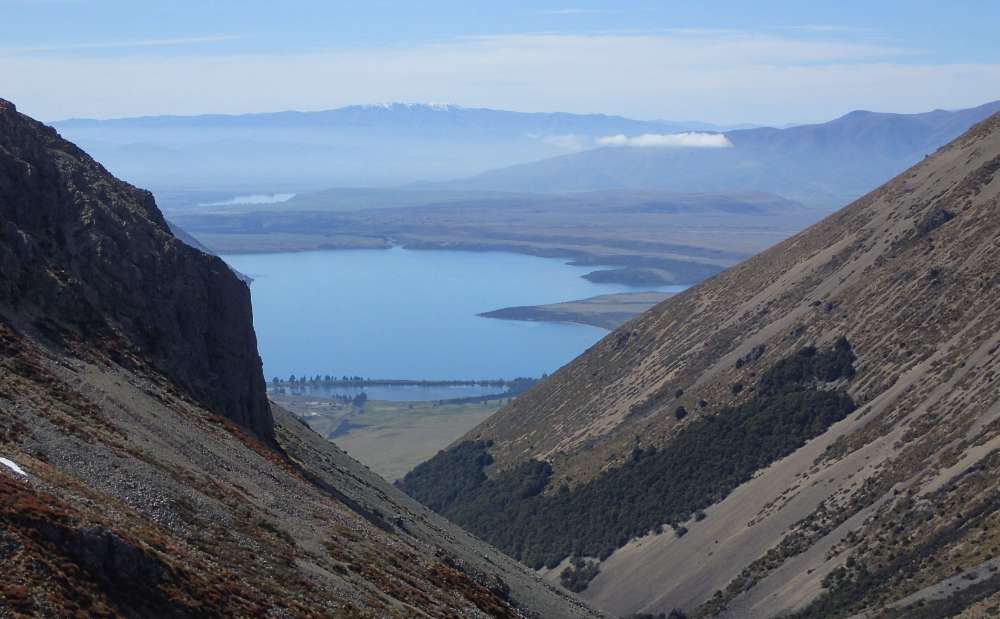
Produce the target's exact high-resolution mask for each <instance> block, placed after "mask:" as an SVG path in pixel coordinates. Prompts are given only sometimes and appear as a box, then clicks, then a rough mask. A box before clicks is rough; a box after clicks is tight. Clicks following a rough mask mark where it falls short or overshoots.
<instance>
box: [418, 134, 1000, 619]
mask: <svg viewBox="0 0 1000 619" xmlns="http://www.w3.org/2000/svg"><path fill="white" fill-rule="evenodd" d="M998 170H1000V115H997V116H993V117H991V118H989V119H988V120H986V121H983V122H982V123H980V124H978V125H977V126H975V127H973V128H972V129H971V130H969V131H968V132H967V133H965V134H964V135H962V136H961V137H959V138H958V139H956V140H955V141H954V142H952V143H951V144H948V145H947V146H944V147H942V148H941V149H940V150H939V151H938V152H937V153H935V154H934V155H933V156H930V157H928V158H926V159H925V160H924V161H923V162H921V163H919V164H917V165H916V166H914V167H913V168H911V169H910V170H908V171H906V172H904V173H903V174H901V175H900V176H898V177H897V178H895V179H893V180H892V181H890V182H888V183H887V184H885V185H884V186H882V187H881V188H879V189H877V190H876V191H873V192H872V193H870V194H868V195H866V196H864V197H863V198H861V199H859V200H858V201H856V202H854V203H853V204H851V205H849V206H848V207H846V208H844V209H843V210H841V211H839V212H837V213H835V214H834V215H832V216H830V217H828V218H827V219H825V220H823V221H822V222H820V223H818V224H816V225H814V226H812V227H811V228H809V229H807V230H805V231H804V232H802V233H800V234H798V235H796V236H794V237H792V238H790V239H788V240H786V241H784V242H782V243H780V244H779V245H777V246H775V247H773V248H772V249H770V250H768V251H765V252H763V253H761V254H759V255H757V256H755V257H753V258H751V259H748V260H746V261H744V262H742V263H741V264H739V265H737V266H735V267H732V268H730V269H729V270H727V271H725V272H723V273H721V274H719V275H717V276H715V277H713V278H711V279H709V280H707V281H705V282H703V283H702V284H700V285H698V286H696V287H694V288H692V289H689V290H688V291H686V292H684V293H681V294H678V295H676V296H674V297H672V298H670V299H668V300H666V301H664V302H663V303H661V304H659V305H657V306H656V307H655V308H653V309H651V310H650V311H648V312H646V313H645V314H643V315H642V316H640V317H638V318H636V319H634V320H632V321H630V322H628V323H626V324H625V325H623V326H621V327H620V328H618V329H617V330H615V331H614V332H612V333H611V334H609V335H608V336H607V337H605V338H604V339H603V340H602V341H600V342H599V343H598V344H596V345H595V346H593V347H592V348H591V349H590V350H588V351H587V352H586V353H585V354H583V355H581V356H580V357H579V358H578V359H576V360H575V361H573V362H572V363H570V364H569V365H567V366H566V367H564V368H563V369H561V370H560V371H559V372H557V373H555V374H554V375H553V376H551V377H550V378H549V379H548V380H545V381H542V382H541V383H540V384H538V385H537V386H536V387H534V388H533V389H532V390H530V391H529V392H527V393H526V394H524V395H522V396H520V397H519V398H518V399H517V400H516V401H515V402H514V403H513V404H512V405H510V406H508V407H507V408H505V409H503V410H501V411H500V412H498V413H497V414H496V415H494V416H493V417H491V418H490V419H488V420H487V421H485V422H484V423H483V424H481V425H480V426H479V427H478V428H476V429H475V430H473V431H472V432H470V433H469V434H468V435H467V436H466V437H465V439H464V441H465V442H461V443H459V444H457V445H456V446H455V447H453V448H452V449H451V450H449V451H448V452H446V453H444V454H442V455H441V456H439V457H438V458H435V459H434V460H432V461H430V462H429V463H427V464H426V465H424V466H423V467H418V469H417V470H415V471H414V473H411V475H409V476H408V477H407V479H406V480H405V482H404V487H406V488H407V490H408V491H409V492H411V494H413V495H414V496H418V497H419V498H421V499H422V500H424V501H425V502H427V503H428V504H430V505H433V506H434V507H435V508H436V509H438V510H439V511H441V512H442V513H445V514H447V515H448V516H449V517H451V518H452V519H454V520H455V521H456V522H459V523H462V524H464V525H465V526H467V527H469V528H470V529H471V530H473V531H474V532H476V533H477V534H479V535H480V536H482V537H484V538H485V539H487V540H489V541H492V542H494V543H496V544H497V545H499V546H500V547H501V548H503V549H505V550H506V551H507V552H509V553H511V554H512V555H514V556H517V557H519V558H521V559H522V560H525V561H527V562H528V563H529V564H532V565H533V566H535V567H547V568H549V570H550V571H549V572H548V573H549V574H551V577H552V578H554V579H557V578H559V574H560V573H564V569H565V568H567V566H569V565H570V564H569V562H568V559H569V558H570V557H576V559H575V561H574V562H575V563H576V567H571V568H569V570H568V571H567V572H565V574H566V575H565V576H564V577H563V582H565V583H567V584H568V585H569V586H574V587H576V588H582V587H586V588H585V589H584V590H583V593H582V594H581V595H582V596H583V597H584V598H585V599H587V600H589V601H591V602H592V603H593V604H594V605H595V606H597V607H599V608H602V609H604V610H606V611H609V612H611V613H614V614H626V613H635V612H645V613H661V612H669V611H670V610H671V609H674V608H680V609H684V610H685V611H686V612H687V613H688V615H693V616H732V617H771V616H776V615H780V614H787V613H793V614H796V613H797V616H811V617H837V616H852V615H855V614H858V613H861V614H863V615H864V616H887V617H904V616H905V617H938V616H964V617H978V616H988V614H989V613H995V612H996V609H997V608H998V607H1000V576H998V575H997V574H998V570H1000V560H998V558H997V557H1000V483H998V481H997V480H998V479H1000V201H998V196H1000V174H998ZM469 441H473V442H469ZM483 472H485V473H487V474H488V477H487V476H483V475H481V473H483ZM460 483H461V484H465V485H464V486H462V487H461V488H458V489H457V490H456V488H457V487H458V485H459V484H460ZM491 510H493V511H496V510H501V513H502V515H501V516H499V517H493V516H492V515H491ZM537 513H540V514H545V515H546V517H545V519H544V520H543V519H541V518H535V517H534V516H533V514H537ZM553 519H555V522H550V523H549V521H551V520H553ZM547 523H548V524H547ZM588 523H590V524H588ZM664 527H666V528H664ZM671 529H673V530H671ZM608 531H611V533H610V534H609V533H608ZM581 582H582V585H581V584H580V583H581Z"/></svg>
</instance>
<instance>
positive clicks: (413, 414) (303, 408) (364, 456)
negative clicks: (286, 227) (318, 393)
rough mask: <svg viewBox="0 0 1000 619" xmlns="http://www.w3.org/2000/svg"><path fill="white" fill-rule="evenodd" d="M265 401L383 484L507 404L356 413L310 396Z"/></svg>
mask: <svg viewBox="0 0 1000 619" xmlns="http://www.w3.org/2000/svg"><path fill="white" fill-rule="evenodd" d="M271 399H272V401H273V402H275V403H277V404H279V405H280V406H282V407H283V408H285V409H287V410H289V411H291V412H292V413H293V414H295V416H297V417H298V418H299V419H301V420H302V421H305V422H306V423H307V424H309V427H310V428H312V429H313V430H314V431H316V432H317V433H319V434H320V435H321V436H323V437H325V438H327V439H329V440H331V441H333V442H334V443H336V444H337V446H339V447H340V448H341V449H343V450H344V451H346V452H347V453H348V454H350V455H351V456H353V457H354V458H356V459H357V460H359V461H360V462H361V463H363V464H365V465H366V466H368V467H369V468H370V469H372V470H373V471H375V472H376V473H378V474H379V475H381V476H382V477H384V478H385V479H387V480H389V481H395V480H397V479H400V478H402V477H403V475H405V474H406V473H407V472H409V471H410V470H411V469H412V468H413V467H414V466H416V465H417V464H420V463H421V462H423V461H425V460H427V459H428V458H430V457H431V456H433V455H434V454H436V453H437V452H438V451H440V450H441V449H444V448H445V447H447V446H448V445H450V444H451V443H452V442H453V441H454V440H455V439H457V438H458V437H460V436H462V435H463V434H465V433H466V432H468V431H469V430H471V429H472V428H474V427H475V426H477V425H478V424H479V423H480V422H482V421H484V420H485V419H486V418H487V417H489V416H490V415H492V414H493V413H495V412H496V411H497V409H499V408H500V406H501V404H503V403H505V402H506V401H507V400H489V401H487V402H471V403H470V402H448V401H443V402H394V401H388V400H369V401H368V402H366V403H365V405H364V407H363V408H357V407H354V406H352V405H351V404H347V403H344V402H340V401H337V400H333V399H327V398H320V397H315V396H298V395H272V396H271Z"/></svg>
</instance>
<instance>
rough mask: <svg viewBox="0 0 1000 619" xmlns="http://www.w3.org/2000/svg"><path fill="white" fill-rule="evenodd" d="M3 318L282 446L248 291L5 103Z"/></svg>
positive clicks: (0, 243) (131, 190) (0, 233)
mask: <svg viewBox="0 0 1000 619" xmlns="http://www.w3.org/2000/svg"><path fill="white" fill-rule="evenodd" d="M0 312H4V313H7V314H9V315H11V316H17V317H18V320H19V321H21V322H22V323H24V327H25V328H31V329H34V330H36V331H37V332H39V333H40V334H42V335H45V336H48V337H49V338H50V339H52V340H53V341H54V342H56V343H59V344H62V345H65V346H69V347H73V346H77V347H79V346H80V345H83V347H88V346H91V345H96V346H98V348H99V350H100V351H101V353H102V354H104V355H106V356H107V357H108V358H109V359H110V360H112V361H114V362H115V363H118V364H122V365H125V366H132V365H146V364H148V365H151V366H152V367H153V368H154V369H155V370H157V371H158V372H160V373H162V374H163V376H164V377H166V378H167V379H168V380H169V381H170V382H172V383H173V384H174V385H176V386H177V387H179V388H180V389H181V390H182V391H183V392H185V393H186V394H187V395H188V396H190V397H191V398H193V399H194V400H196V401H197V402H199V403H201V404H203V405H205V406H206V407H208V408H209V409H211V410H213V411H215V412H216V413H218V414H220V415H223V416H225V417H227V418H229V419H231V420H233V421H235V422H236V423H238V424H240V425H241V426H243V427H245V428H247V429H249V430H251V431H253V432H254V433H255V434H257V435H258V436H260V437H262V438H264V439H267V440H273V430H272V428H271V426H272V421H271V412H270V408H269V406H268V402H267V395H266V389H265V384H264V378H263V375H262V373H261V363H260V358H259V356H258V354H257V341H256V336H255V335H254V331H253V326H252V318H251V310H250V292H249V289H248V288H247V286H246V284H244V283H243V282H241V281H239V280H238V279H237V278H236V277H235V276H234V275H233V273H232V272H231V271H230V270H229V269H228V268H227V267H226V265H225V264H224V263H223V261H222V260H221V259H219V258H218V257H215V256H209V255H206V254H204V253H202V252H200V251H197V250H195V249H192V248H191V247H189V246H187V245H186V244H184V243H181V242H179V241H178V240H177V239H176V238H175V237H174V235H173V234H172V233H171V232H170V229H169V228H168V226H167V223H166V222H165V220H164V219H163V216H162V214H161V213H160V211H159V209H157V207H156V204H155V203H154V201H153V196H152V194H150V193H149V192H148V191H143V190H141V189H137V188H135V187H132V186H131V185H129V184H128V183H124V182H122V181H119V180H117V179H115V178H114V177H112V176H111V175H110V174H109V173H108V172H107V171H106V170H105V169H104V168H103V167H102V166H101V165H100V164H98V163H97V162H96V161H94V160H93V159H91V158H90V157H89V156H88V155H87V154H86V153H84V152H83V151H81V150H80V149H78V148H77V147H75V146H74V145H72V144H70V143H69V142H67V141H65V140H63V139H62V138H60V137H59V135H58V134H57V133H56V132H55V130H54V129H51V128H49V127H46V126H45V125H42V124H41V123H38V122H36V121H34V120H32V119H30V118H28V117H26V116H24V115H22V114H20V113H18V112H17V110H16V109H15V107H14V105H13V104H12V103H9V102H6V101H2V100H0Z"/></svg>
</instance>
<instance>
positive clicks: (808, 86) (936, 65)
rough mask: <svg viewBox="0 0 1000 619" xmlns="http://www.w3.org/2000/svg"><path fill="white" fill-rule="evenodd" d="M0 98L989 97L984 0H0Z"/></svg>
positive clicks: (156, 101) (96, 106)
mask: <svg viewBox="0 0 1000 619" xmlns="http://www.w3.org/2000/svg"><path fill="white" fill-rule="evenodd" d="M0 16H2V19H0V96H2V97H5V98H10V99H12V100H14V101H15V103H17V104H18V105H19V107H20V108H21V109H23V110H25V111H26V112H28V113H30V114H33V115H36V116H38V117H41V118H43V119H47V120H53V119H57V118H64V117H69V116H98V117H112V116H123V115H141V114H162V113H177V114H192V113H205V112H227V113H240V112H252V111H272V110H281V109H301V110H314V109H324V108H330V107H338V106H342V105H349V104H352V103H372V102H379V101H393V100H400V101H432V102H439V103H457V104H459V105H467V106H483V107H497V108H506V109H517V110H526V111H552V110H560V111H572V112H604V113H612V114H622V115H626V116H633V117H640V118H670V119H677V120H705V121H711V122H719V123H740V122H766V123H779V124H780V123H788V122H808V121H816V120H825V119H829V118H831V117H833V116H837V115H839V114H841V113H844V112H846V111H849V110H851V109H857V108H865V109H879V110H886V111H903V112H914V111H922V110H926V109H932V108H936V107H945V108H955V107H965V106H971V105H976V104H979V103H983V102H985V101H988V100H991V99H997V98H1000V43H998V42H997V40H998V37H997V36H996V25H997V24H998V23H1000V2H995V1H989V0H980V1H971V0H965V1H963V0H954V1H951V2H940V1H937V2H927V1H923V0H910V1H906V2H901V1H900V2H897V1H882V2H844V1H841V2H820V1H812V2H802V1H797V2H784V1H773V2H766V1H763V0H758V1H757V2H747V1H741V2H736V1H718V0H716V1H712V2H681V1H663V0H661V1H623V2H583V1H580V2H574V1H567V2H547V1H546V2H495V1H493V2H479V1H475V0H466V1H464V2H452V1H447V2H434V1H425V2H421V3H413V2H385V1H372V0H369V1H367V2H331V1H327V2H321V1H316V2H312V1H310V2H282V3H277V2H259V1H255V0H243V1H239V2H237V1H233V0H223V1H212V0H202V1H200V2H193V1H192V2H188V1H174V2H134V1H132V2H121V1H117V0H107V1H102V0H0Z"/></svg>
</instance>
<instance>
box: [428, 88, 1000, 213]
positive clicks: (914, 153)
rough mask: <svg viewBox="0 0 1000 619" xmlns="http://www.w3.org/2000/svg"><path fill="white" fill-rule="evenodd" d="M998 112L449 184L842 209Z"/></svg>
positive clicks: (597, 152) (555, 165) (946, 114)
mask: <svg viewBox="0 0 1000 619" xmlns="http://www.w3.org/2000/svg"><path fill="white" fill-rule="evenodd" d="M998 110H1000V101H994V102H992V103H987V104H985V105H982V106H979V107H975V108H971V109H966V110H958V111H944V110H935V111H933V112H927V113H923V114H885V113H877V112H866V111H856V112H851V113H849V114H847V115H845V116H842V117H840V118H838V119H836V120H832V121H830V122H827V123H821V124H815V125H800V126H795V127H789V128H786V129H774V128H770V127H762V128H756V129H745V130H737V131H727V132H725V133H724V135H725V137H726V138H727V139H728V141H729V143H730V144H731V146H730V147H726V148H671V147H652V146H606V147H603V148H597V149H591V150H587V151H583V152H579V153H573V154H567V155H562V156H557V157H553V158H549V159H546V160H543V161H538V162H534V163H524V164H519V165H514V166H510V167H507V168H503V169H498V170H493V171H489V172H485V173H483V174H479V175H477V176H474V177H471V178H467V179H462V180H458V181H453V182H450V183H446V184H444V185H443V186H444V187H448V188H450V189H466V190H468V189H477V190H492V191H514V190H516V191H527V192H575V191H597V190H606V189H661V190H670V191H684V192H727V191H766V192H772V193H777V194H780V195H783V196H785V197H788V198H792V199H795V200H798V201H800V202H802V203H804V204H810V205H818V206H839V205H840V204H842V203H844V202H847V201H849V200H851V199H853V198H856V197H858V196H860V195H862V194H864V193H865V192H867V191H870V190H871V189H873V188H875V187H877V186H878V185H879V184H881V183H882V182H884V181H885V179H887V178H891V177H892V176H895V175H896V174H898V173H900V172H902V171H903V170H905V169H906V168H907V167H909V166H910V165H913V164H914V163H916V162H918V161H920V160H921V159H922V158H923V157H925V156H926V155H929V154H932V153H933V152H934V151H935V150H936V149H937V148H939V147H940V146H942V145H944V144H946V143H947V142H949V141H950V140H952V139H954V138H955V137H957V136H958V135H960V134H961V133H962V132H964V131H965V130H967V129H968V128H969V127H971V126H972V125H974V124H975V123H977V122H979V121H981V120H983V119H985V118H987V117H988V116H990V115H991V114H992V113H994V112H996V111H998Z"/></svg>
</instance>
